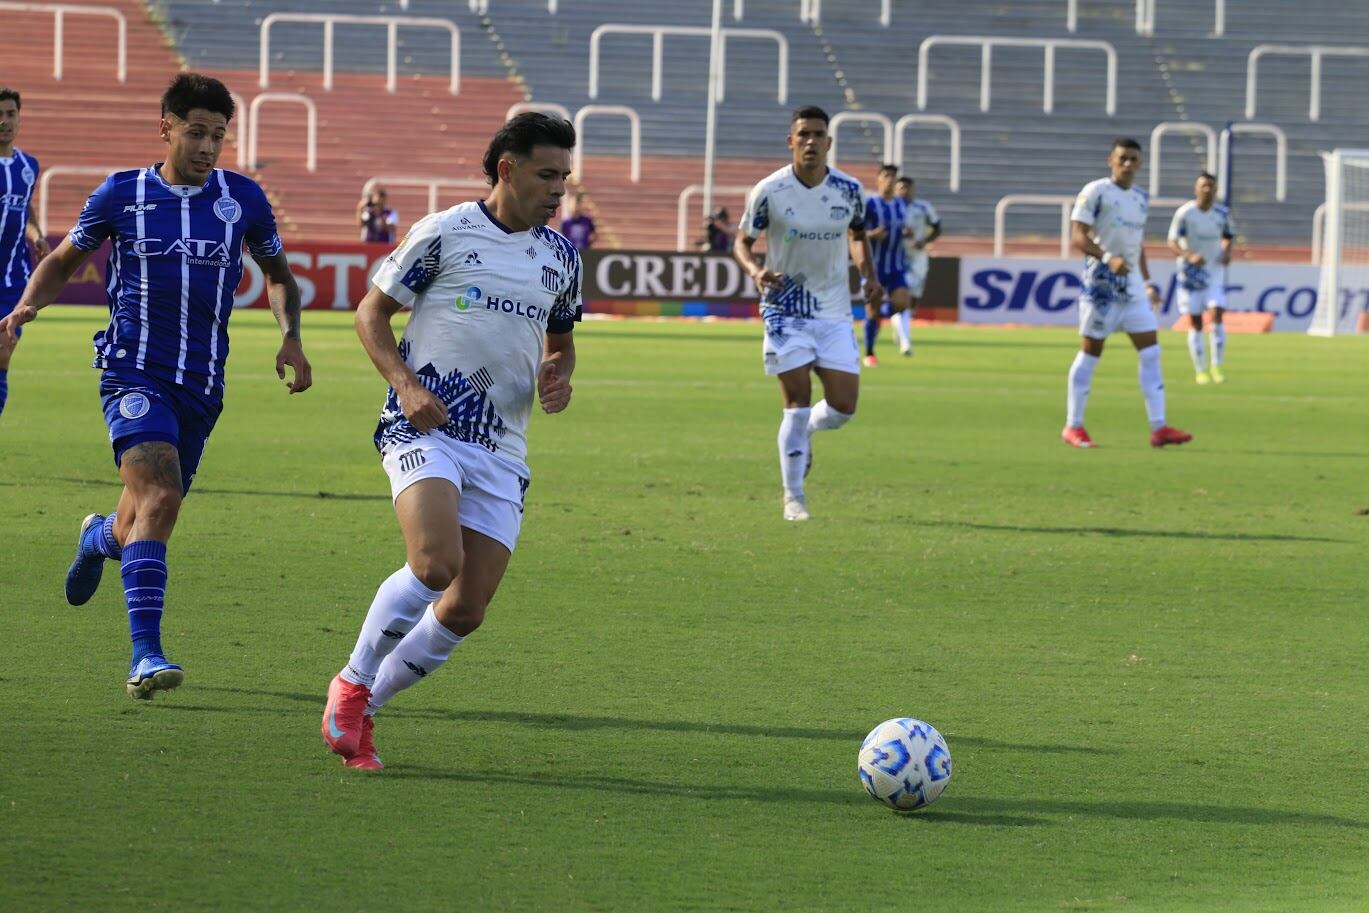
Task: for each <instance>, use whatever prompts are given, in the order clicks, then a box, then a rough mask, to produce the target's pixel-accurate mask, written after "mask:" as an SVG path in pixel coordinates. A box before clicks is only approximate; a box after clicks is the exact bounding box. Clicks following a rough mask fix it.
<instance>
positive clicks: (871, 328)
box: [865, 317, 879, 355]
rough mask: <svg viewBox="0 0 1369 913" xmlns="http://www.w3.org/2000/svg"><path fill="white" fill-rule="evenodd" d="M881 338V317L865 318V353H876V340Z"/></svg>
mask: <svg viewBox="0 0 1369 913" xmlns="http://www.w3.org/2000/svg"><path fill="white" fill-rule="evenodd" d="M877 339H879V318H878V317H866V318H865V354H866V355H874V354H875V341H876V340H877Z"/></svg>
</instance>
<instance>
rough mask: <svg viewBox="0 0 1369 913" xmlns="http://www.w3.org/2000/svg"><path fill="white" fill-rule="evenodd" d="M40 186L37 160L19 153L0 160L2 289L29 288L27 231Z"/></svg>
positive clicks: (0, 262)
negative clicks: (32, 204) (25, 235)
mask: <svg viewBox="0 0 1369 913" xmlns="http://www.w3.org/2000/svg"><path fill="white" fill-rule="evenodd" d="M37 186H38V160H37V159H36V158H34V157H33V156H31V155H29V154H28V153H27V152H24V151H22V150H20V149H15V150H14V154H13V155H10V156H7V157H4V158H0V194H3V196H0V288H6V289H14V288H22V287H23V286H25V285H27V284H28V281H29V272H30V271H31V270H30V266H31V264H30V263H29V248H28V242H27V241H26V240H25V237H24V229H25V228H26V227H27V226H28V222H29V205H30V204H31V203H32V202H33V191H34V188H36V187H37Z"/></svg>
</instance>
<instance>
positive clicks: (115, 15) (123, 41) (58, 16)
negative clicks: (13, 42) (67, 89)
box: [0, 2, 128, 82]
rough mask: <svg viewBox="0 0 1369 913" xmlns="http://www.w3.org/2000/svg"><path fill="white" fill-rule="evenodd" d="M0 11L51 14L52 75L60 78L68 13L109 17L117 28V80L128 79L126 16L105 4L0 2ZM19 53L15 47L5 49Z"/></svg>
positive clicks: (57, 78)
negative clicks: (74, 4) (77, 4)
mask: <svg viewBox="0 0 1369 913" xmlns="http://www.w3.org/2000/svg"><path fill="white" fill-rule="evenodd" d="M0 11H6V12H16V13H52V78H53V79H55V80H57V81H58V82H60V81H61V79H62V57H63V55H64V53H65V50H66V36H65V32H66V23H65V17H66V15H67V14H68V13H70V14H71V15H74V16H109V17H110V18H112V19H113V20H114V21H115V23H116V24H117V26H118V30H119V58H118V64H117V66H116V72H117V73H118V76H119V82H128V19H127V18H125V17H124V14H123V13H121V12H119V11H118V10H116V9H114V8H113V7H109V6H73V5H71V4H69V3H10V2H3V3H0ZM9 50H10V51H11V52H13V53H19V52H20V51H19V50H18V49H16V48H10V49H9Z"/></svg>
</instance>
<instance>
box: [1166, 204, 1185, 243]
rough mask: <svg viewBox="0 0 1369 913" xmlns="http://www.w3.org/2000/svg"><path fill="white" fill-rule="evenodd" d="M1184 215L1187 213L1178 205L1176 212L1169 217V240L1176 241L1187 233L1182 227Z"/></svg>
mask: <svg viewBox="0 0 1369 913" xmlns="http://www.w3.org/2000/svg"><path fill="white" fill-rule="evenodd" d="M1185 215H1187V213H1186V212H1185V211H1184V208H1183V207H1182V206H1181V207H1179V211H1178V212H1176V213H1174V218H1173V219H1171V220H1170V223H1169V240H1171V241H1178V240H1179V239H1180V238H1182V237H1184V235H1185V234H1187V231H1186V230H1185V228H1184V216H1185Z"/></svg>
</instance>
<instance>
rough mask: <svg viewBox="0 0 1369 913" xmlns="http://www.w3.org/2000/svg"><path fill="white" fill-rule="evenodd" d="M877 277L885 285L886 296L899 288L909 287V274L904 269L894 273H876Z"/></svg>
mask: <svg viewBox="0 0 1369 913" xmlns="http://www.w3.org/2000/svg"><path fill="white" fill-rule="evenodd" d="M875 278H876V279H878V280H879V284H880V285H881V286H883V288H884V294H885V296H888V295H889V294H890V293H892V292H894V291H896V290H898V289H901V288H907V287H908V275H907V273H905V272H903V271H902V270H898V271H896V272H892V273H885V272H880V273H878V274H876V276H875Z"/></svg>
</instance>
